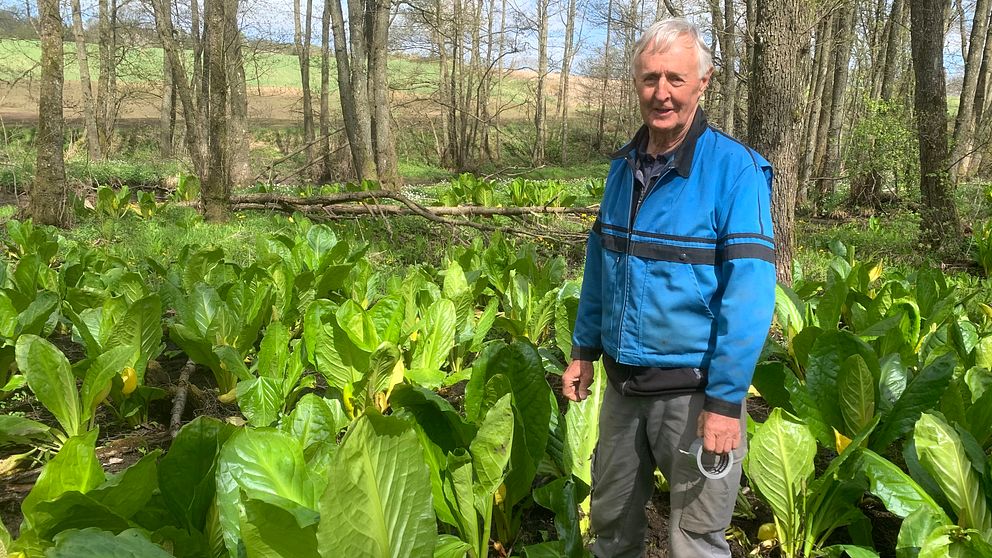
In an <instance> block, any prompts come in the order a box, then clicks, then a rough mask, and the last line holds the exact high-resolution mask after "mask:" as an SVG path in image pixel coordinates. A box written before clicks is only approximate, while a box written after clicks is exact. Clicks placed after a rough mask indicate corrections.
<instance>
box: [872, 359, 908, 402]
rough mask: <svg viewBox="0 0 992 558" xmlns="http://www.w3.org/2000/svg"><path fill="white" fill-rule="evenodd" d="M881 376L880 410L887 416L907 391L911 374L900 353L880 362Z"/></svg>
mask: <svg viewBox="0 0 992 558" xmlns="http://www.w3.org/2000/svg"><path fill="white" fill-rule="evenodd" d="M879 367H880V368H881V376H880V378H879V381H878V410H879V411H880V412H881V413H882V414H883V415H887V414H888V413H889V412H890V411H891V410H892V406H893V405H895V403H896V401H898V400H899V398H900V397H902V394H903V392H905V391H906V383H907V381H908V379H909V373H908V372H907V371H906V367H905V366H903V364H902V359H901V358H900V357H899V354H898V353H892V354H890V355H886V356H884V357H883V358H882V359H881V361H880V362H879Z"/></svg>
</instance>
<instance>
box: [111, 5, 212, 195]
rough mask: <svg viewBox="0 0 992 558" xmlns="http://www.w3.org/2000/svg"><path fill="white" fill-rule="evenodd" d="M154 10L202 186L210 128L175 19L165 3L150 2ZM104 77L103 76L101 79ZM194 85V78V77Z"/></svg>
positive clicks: (156, 26)
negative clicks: (178, 40) (178, 41)
mask: <svg viewBox="0 0 992 558" xmlns="http://www.w3.org/2000/svg"><path fill="white" fill-rule="evenodd" d="M151 4H152V8H153V10H154V11H155V28H156V31H157V32H158V37H159V40H160V41H161V43H162V50H164V51H165V54H166V56H167V57H168V59H169V65H170V66H171V67H172V70H173V74H172V75H173V83H174V84H175V86H176V93H177V96H178V97H179V100H180V102H181V103H182V107H183V121H184V122H185V125H186V147H187V150H188V151H189V156H190V160H191V161H192V163H193V169H194V170H195V172H196V175H197V176H198V177H199V178H200V181H201V183H203V182H204V181H205V179H206V177H207V172H208V169H207V127H206V122H205V118H204V114H203V112H202V111H203V108H204V107H201V106H200V105H198V104H197V102H196V99H194V91H193V86H192V85H191V84H190V82H188V81H186V79H187V77H186V76H187V75H188V74H187V72H186V67H185V63H184V61H183V54H182V50H181V49H180V48H179V45H177V44H176V40H175V29H173V27H172V25H171V23H172V19H171V18H167V17H165V16H164V15H163V13H164V11H165V5H164V0H151ZM101 77H102V76H101ZM193 80H194V82H195V77H193Z"/></svg>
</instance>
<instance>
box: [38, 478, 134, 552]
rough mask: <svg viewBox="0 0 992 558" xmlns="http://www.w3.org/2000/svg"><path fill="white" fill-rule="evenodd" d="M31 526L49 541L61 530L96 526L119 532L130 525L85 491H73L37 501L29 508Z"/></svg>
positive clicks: (42, 537) (43, 538)
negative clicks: (84, 492) (30, 509)
mask: <svg viewBox="0 0 992 558" xmlns="http://www.w3.org/2000/svg"><path fill="white" fill-rule="evenodd" d="M32 516H33V517H32V521H31V529H32V530H33V531H34V533H36V534H37V535H38V537H39V538H41V539H42V540H49V539H51V538H52V537H54V536H55V535H57V534H58V533H61V532H62V531H67V530H69V529H85V528H87V527H96V528H99V529H103V530H105V531H111V532H114V533H120V532H121V531H124V530H125V529H128V528H130V527H131V525H130V524H129V523H128V521H127V519H126V518H124V517H122V516H121V515H120V514H118V513H117V512H116V511H115V510H113V509H111V508H109V507H107V506H106V505H104V504H102V503H100V502H98V501H96V500H95V499H93V498H92V497H90V495H89V494H81V493H79V492H77V491H75V490H72V491H69V492H65V493H63V494H60V495H59V496H58V497H57V498H55V499H54V500H49V501H47V502H38V505H37V506H36V507H35V508H34V510H33V511H32Z"/></svg>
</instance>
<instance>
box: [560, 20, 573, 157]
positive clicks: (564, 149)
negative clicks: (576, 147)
mask: <svg viewBox="0 0 992 558" xmlns="http://www.w3.org/2000/svg"><path fill="white" fill-rule="evenodd" d="M576 11H577V6H576V1H575V0H568V11H567V12H566V14H565V52H564V53H563V54H562V59H561V78H560V79H559V81H558V121H559V123H560V124H559V134H558V135H559V140H560V141H561V144H560V151H561V159H560V160H561V164H563V165H564V164H565V162H566V160H567V157H568V101H569V99H568V94H569V91H568V85H569V83H568V81H569V78H570V76H571V73H572V57H573V56H574V55H575V46H574V45H575V39H574V35H575V19H576V17H575V16H576Z"/></svg>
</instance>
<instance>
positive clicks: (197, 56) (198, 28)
mask: <svg viewBox="0 0 992 558" xmlns="http://www.w3.org/2000/svg"><path fill="white" fill-rule="evenodd" d="M209 1H210V0H203V3H204V5H203V10H204V11H206V10H207V5H206V3H207V2H209ZM189 14H190V35H189V36H190V40H191V41H192V42H193V77H192V84H193V94H194V95H195V97H196V104H197V106H199V107H207V106H208V105H209V102H208V101H207V92H208V91H209V90H210V84H209V83H208V80H209V79H210V76H209V75H208V73H209V70H208V68H207V64H209V61H208V60H207V58H208V57H209V56H210V53H209V51H207V50H206V49H205V47H204V44H203V43H204V41H205V38H204V37H205V36H206V34H207V26H206V24H205V23H204V24H203V25H200V6H199V3H198V2H197V0H190V2H189ZM204 116H206V114H204Z"/></svg>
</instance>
